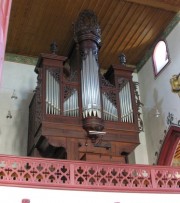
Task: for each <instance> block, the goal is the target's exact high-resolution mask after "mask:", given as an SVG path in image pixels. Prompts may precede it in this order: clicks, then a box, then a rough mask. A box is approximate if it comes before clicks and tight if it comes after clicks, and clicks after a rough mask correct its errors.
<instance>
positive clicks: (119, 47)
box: [112, 6, 144, 55]
mask: <svg viewBox="0 0 180 203" xmlns="http://www.w3.org/2000/svg"><path fill="white" fill-rule="evenodd" d="M143 9H144V7H143V6H141V7H134V11H133V19H132V20H131V21H130V22H129V23H128V24H127V25H126V26H125V28H124V29H123V31H122V33H121V34H120V37H121V42H120V43H118V44H117V43H115V44H114V46H113V47H112V52H113V55H114V54H116V53H118V52H119V53H122V52H123V51H124V48H125V46H126V44H127V43H128V42H129V40H130V38H131V37H132V36H133V34H134V29H133V28H134V26H135V25H136V21H137V20H138V18H139V16H140V13H142V12H143ZM120 37H118V38H120ZM118 38H117V40H118Z"/></svg>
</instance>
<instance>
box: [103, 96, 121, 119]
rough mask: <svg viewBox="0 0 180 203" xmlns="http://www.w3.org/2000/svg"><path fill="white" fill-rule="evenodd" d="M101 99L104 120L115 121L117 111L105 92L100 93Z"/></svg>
mask: <svg viewBox="0 0 180 203" xmlns="http://www.w3.org/2000/svg"><path fill="white" fill-rule="evenodd" d="M102 100H103V114H104V120H111V121H117V120H118V112H117V108H116V106H115V105H114V104H113V103H112V102H111V101H110V100H109V98H108V96H107V95H106V94H105V93H103V94H102Z"/></svg>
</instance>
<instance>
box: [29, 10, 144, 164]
mask: <svg viewBox="0 0 180 203" xmlns="http://www.w3.org/2000/svg"><path fill="white" fill-rule="evenodd" d="M100 46H101V30H100V26H99V24H98V21H97V17H96V15H95V14H94V12H93V11H90V10H85V11H83V12H81V13H80V14H79V17H78V18H77V20H76V22H75V23H74V46H73V49H72V50H71V52H70V54H69V56H67V57H66V56H59V55H58V54H57V45H56V44H55V43H52V45H51V53H42V54H41V55H40V57H39V59H38V62H37V65H36V67H35V72H36V73H37V87H36V90H35V93H34V96H33V98H32V101H31V103H30V106H29V135H28V156H35V157H47V158H56V159H68V160H84V161H86V160H87V161H109V162H118V163H128V160H127V156H128V154H129V153H131V152H132V151H133V150H134V149H135V148H136V146H137V145H138V144H139V132H140V130H142V121H141V118H140V113H139V112H138V110H139V108H140V106H141V103H140V101H139V95H138V92H137V85H138V84H137V83H136V82H133V81H132V73H133V70H132V68H128V67H126V58H125V55H123V54H121V55H120V56H119V64H116V65H111V66H110V67H109V69H108V70H107V72H106V73H104V74H102V73H101V72H100V68H101V67H99V63H98V55H99V49H100ZM102 48H103V47H102ZM67 61H68V64H69V65H67Z"/></svg>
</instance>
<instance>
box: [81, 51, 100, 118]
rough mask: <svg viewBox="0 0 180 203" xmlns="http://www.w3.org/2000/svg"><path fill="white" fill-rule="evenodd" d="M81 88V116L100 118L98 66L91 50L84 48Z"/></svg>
mask: <svg viewBox="0 0 180 203" xmlns="http://www.w3.org/2000/svg"><path fill="white" fill-rule="evenodd" d="M81 88H82V105H83V117H84V118H86V117H88V116H97V117H99V118H101V103H100V86H99V67H98V64H97V61H96V56H95V54H93V50H92V49H90V50H86V51H85V57H84V58H83V61H82V69H81Z"/></svg>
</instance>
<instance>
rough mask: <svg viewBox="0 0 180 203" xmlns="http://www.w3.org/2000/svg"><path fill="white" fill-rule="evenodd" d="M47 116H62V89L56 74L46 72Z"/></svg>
mask: <svg viewBox="0 0 180 203" xmlns="http://www.w3.org/2000/svg"><path fill="white" fill-rule="evenodd" d="M46 114H54V115H59V114H60V87H59V82H58V80H57V79H56V77H55V73H53V72H52V71H49V70H46Z"/></svg>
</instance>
